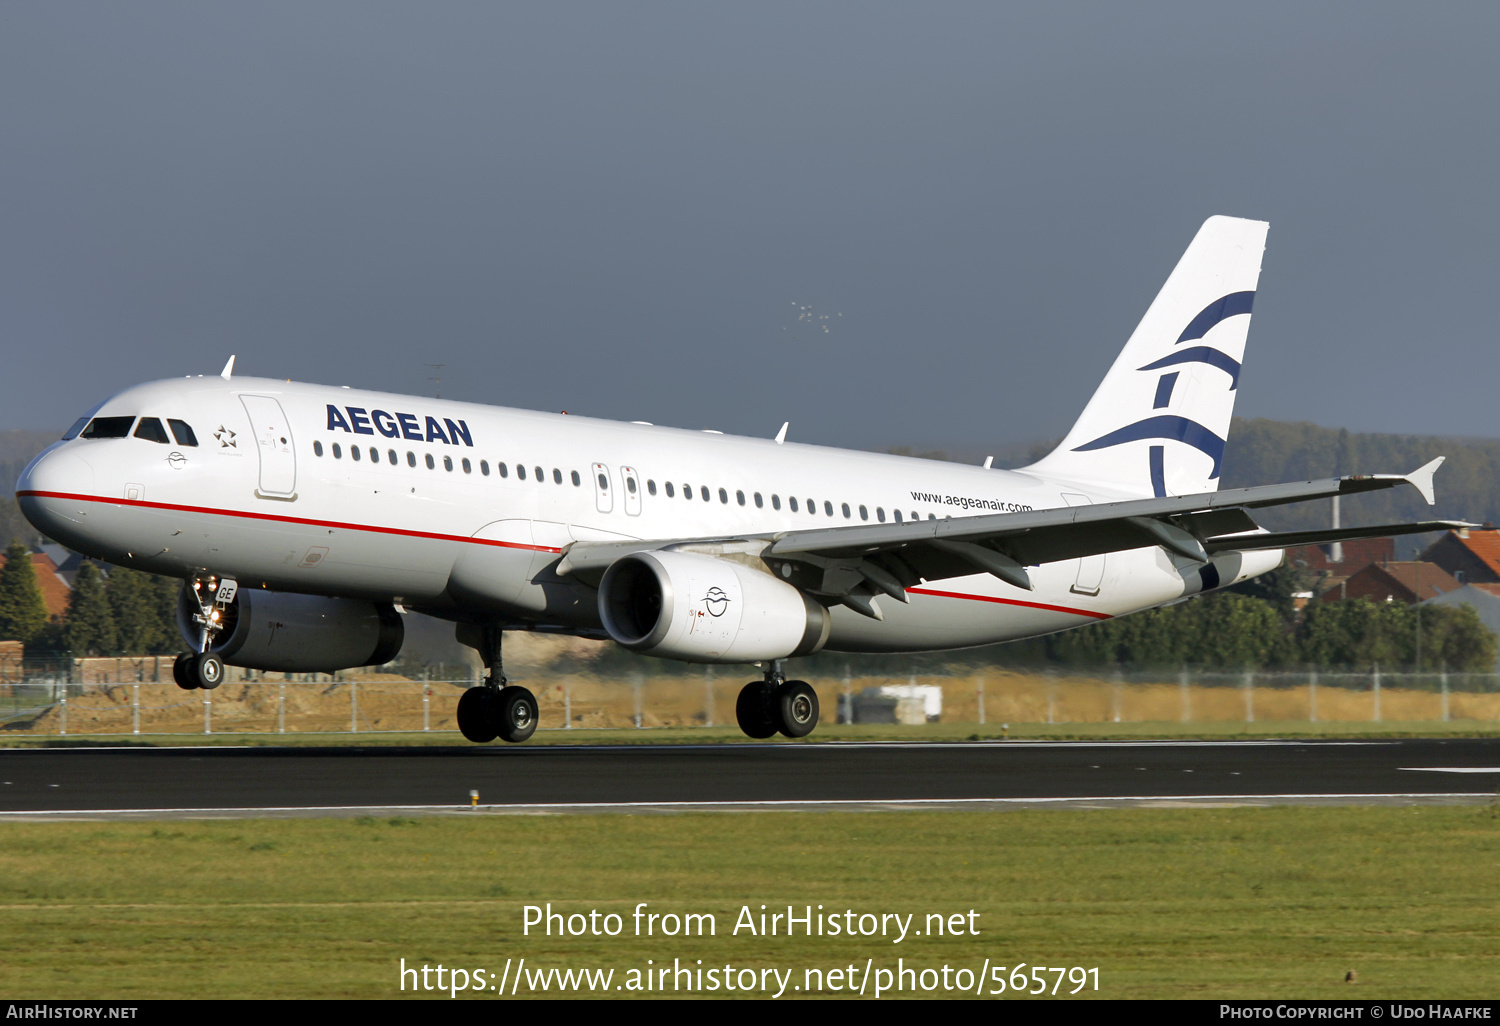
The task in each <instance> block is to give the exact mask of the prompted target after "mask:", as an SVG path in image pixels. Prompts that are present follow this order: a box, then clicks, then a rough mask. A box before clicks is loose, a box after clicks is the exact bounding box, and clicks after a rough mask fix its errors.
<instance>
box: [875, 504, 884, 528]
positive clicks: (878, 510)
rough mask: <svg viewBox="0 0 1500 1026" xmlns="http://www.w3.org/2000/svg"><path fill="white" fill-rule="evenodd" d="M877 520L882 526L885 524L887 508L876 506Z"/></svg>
mask: <svg viewBox="0 0 1500 1026" xmlns="http://www.w3.org/2000/svg"><path fill="white" fill-rule="evenodd" d="M875 519H876V520H879V521H880V522H881V523H882V524H883V523H885V507H884V506H876V507H875Z"/></svg>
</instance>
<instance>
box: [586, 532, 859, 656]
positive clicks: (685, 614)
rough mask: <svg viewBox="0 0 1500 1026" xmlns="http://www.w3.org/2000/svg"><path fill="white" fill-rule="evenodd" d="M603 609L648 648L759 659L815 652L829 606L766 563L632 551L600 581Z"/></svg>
mask: <svg viewBox="0 0 1500 1026" xmlns="http://www.w3.org/2000/svg"><path fill="white" fill-rule="evenodd" d="M599 616H600V619H602V620H603V621H604V629H605V630H607V631H609V636H610V637H612V638H613V639H614V640H615V641H616V642H618V643H619V644H621V645H623V646H625V647H626V648H628V649H631V650H633V651H636V652H640V653H641V654H643V655H653V656H663V657H665V658H669V659H683V660H687V661H689V662H700V663H755V662H761V661H763V660H767V659H785V658H788V657H790V656H803V655H810V654H811V653H813V652H816V651H818V649H820V648H822V647H823V646H824V645H825V644H827V642H828V632H829V629H830V627H831V623H832V621H831V620H830V618H829V615H828V610H827V609H825V608H823V607H822V606H821V605H819V604H818V603H816V602H814V601H813V600H812V599H810V598H808V597H807V596H806V595H804V594H803V593H802V592H800V591H798V590H797V589H796V588H794V587H792V586H791V585H790V584H787V583H786V582H784V581H780V580H777V579H776V578H775V577H772V576H771V575H770V574H769V573H766V572H765V571H764V570H759V569H757V568H755V567H754V566H751V565H748V564H747V563H744V562H739V561H737V560H734V559H725V558H720V557H716V556H706V555H702V554H700V553H694V552H666V551H663V552H635V553H632V554H630V555H628V556H622V557H621V558H620V559H617V560H615V562H613V563H611V564H610V566H609V569H608V570H606V571H605V572H604V578H603V580H601V581H600V583H599Z"/></svg>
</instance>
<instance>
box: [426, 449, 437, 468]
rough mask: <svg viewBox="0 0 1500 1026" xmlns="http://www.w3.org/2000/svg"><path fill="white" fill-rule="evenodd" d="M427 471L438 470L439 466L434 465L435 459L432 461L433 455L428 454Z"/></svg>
mask: <svg viewBox="0 0 1500 1026" xmlns="http://www.w3.org/2000/svg"><path fill="white" fill-rule="evenodd" d="M427 469H428V470H436V469H437V464H436V463H434V462H433V459H432V453H428V454H427Z"/></svg>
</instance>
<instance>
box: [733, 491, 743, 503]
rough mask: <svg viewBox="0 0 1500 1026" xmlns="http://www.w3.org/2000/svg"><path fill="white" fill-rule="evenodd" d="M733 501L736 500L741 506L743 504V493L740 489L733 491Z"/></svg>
mask: <svg viewBox="0 0 1500 1026" xmlns="http://www.w3.org/2000/svg"><path fill="white" fill-rule="evenodd" d="M734 501H735V502H737V503H739V504H740V505H741V506H743V505H744V504H745V493H744V492H741V491H736V492H735V493H734Z"/></svg>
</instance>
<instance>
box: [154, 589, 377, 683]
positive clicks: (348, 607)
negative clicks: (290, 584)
mask: <svg viewBox="0 0 1500 1026" xmlns="http://www.w3.org/2000/svg"><path fill="white" fill-rule="evenodd" d="M197 611H198V606H197V603H196V602H195V601H194V600H193V598H192V596H191V595H190V594H188V590H187V589H186V588H184V589H183V590H182V592H181V594H179V595H178V597H177V627H178V629H179V630H181V631H182V636H183V637H184V638H185V639H187V642H188V644H189V646H192V647H194V648H196V647H197V643H198V627H197V625H196V624H194V623H193V614H194V613H196V612H197ZM222 622H223V624H224V629H223V630H221V631H219V633H218V634H217V635H216V636H215V639H214V643H213V646H212V650H213V652H214V653H215V654H216V655H218V657H219V658H220V659H222V660H224V662H226V663H228V664H229V665H230V666H244V667H248V668H250V669H252V670H279V671H282V672H287V673H332V672H333V671H334V670H347V669H349V668H350V667H353V666H379V665H380V664H382V663H388V662H390V661H391V660H392V659H394V658H396V655H397V653H399V652H400V651H401V643H402V641H404V640H405V637H406V628H405V627H404V626H403V625H402V623H401V614H400V613H397V612H396V610H395V607H393V606H392V605H391V604H390V603H389V602H362V601H360V600H358V599H343V598H325V597H323V596H321V595H297V594H293V593H291V592H284V591H264V590H261V589H256V588H241V589H240V590H239V591H238V592H237V593H236V594H235V596H234V601H233V602H232V603H230V605H229V606H228V608H227V609H225V611H224V618H223V621H222Z"/></svg>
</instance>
